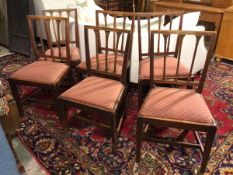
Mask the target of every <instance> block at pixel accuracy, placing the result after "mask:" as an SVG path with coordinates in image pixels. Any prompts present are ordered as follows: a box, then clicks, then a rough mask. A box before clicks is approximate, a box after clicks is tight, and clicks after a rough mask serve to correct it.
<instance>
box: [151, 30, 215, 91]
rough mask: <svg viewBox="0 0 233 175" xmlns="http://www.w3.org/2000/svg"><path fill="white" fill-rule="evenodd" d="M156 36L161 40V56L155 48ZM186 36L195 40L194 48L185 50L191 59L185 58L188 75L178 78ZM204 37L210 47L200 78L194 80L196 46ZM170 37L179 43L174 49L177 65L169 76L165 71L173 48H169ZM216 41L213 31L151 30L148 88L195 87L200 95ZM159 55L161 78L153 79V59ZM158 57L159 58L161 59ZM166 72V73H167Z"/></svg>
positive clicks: (154, 66)
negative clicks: (208, 40)
mask: <svg viewBox="0 0 233 175" xmlns="http://www.w3.org/2000/svg"><path fill="white" fill-rule="evenodd" d="M158 36H161V40H163V41H162V42H160V44H161V43H162V44H163V45H162V46H161V47H163V50H164V52H163V54H161V52H160V50H159V47H155V44H154V43H155V42H157V41H156V40H155V38H158ZM187 36H193V37H195V39H196V43H194V48H193V50H187V52H192V56H191V58H186V59H187V60H189V61H188V62H189V64H188V65H186V68H187V70H188V74H186V75H182V77H181V76H180V71H182V70H181V69H180V58H181V53H182V49H184V46H183V41H184V40H185V38H186V37H187ZM204 36H209V37H210V38H211V39H210V45H209V47H208V49H207V55H206V57H205V58H203V59H205V66H204V69H203V71H202V73H201V77H200V78H198V79H197V78H196V79H195V80H194V76H193V66H194V64H195V61H196V60H197V59H196V57H197V55H198V54H197V52H198V46H199V42H200V39H201V37H204ZM171 37H175V38H176V39H177V40H179V43H178V45H177V47H176V50H177V63H176V65H175V66H174V70H173V71H174V73H173V75H172V76H171V75H170V73H169V71H168V70H167V67H168V66H169V65H167V64H168V63H167V62H168V60H169V56H170V55H171V54H172V53H173V50H172V49H174V48H170V47H169V41H170V38H171ZM215 41H216V32H214V31H178V30H176V31H172V30H171V31H165V30H164V31H160V30H153V31H151V43H150V87H151V88H153V87H154V84H155V83H157V84H170V85H179V86H187V87H188V86H192V87H196V91H197V92H199V93H201V92H202V89H203V86H204V81H205V78H206V73H207V69H208V65H209V62H210V59H211V58H212V57H213V51H214V44H215ZM158 55H161V56H162V58H163V66H162V70H163V72H162V77H155V76H154V75H155V74H156V71H157V70H156V65H155V64H156V63H155V62H154V59H155V58H156V56H158ZM161 56H160V57H161ZM167 71H168V72H167Z"/></svg>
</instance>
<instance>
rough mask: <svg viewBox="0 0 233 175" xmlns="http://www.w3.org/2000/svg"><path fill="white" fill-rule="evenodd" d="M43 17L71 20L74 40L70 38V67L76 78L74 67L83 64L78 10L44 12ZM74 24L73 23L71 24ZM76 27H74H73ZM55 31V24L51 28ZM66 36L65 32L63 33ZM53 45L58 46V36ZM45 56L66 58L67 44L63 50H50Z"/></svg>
mask: <svg viewBox="0 0 233 175" xmlns="http://www.w3.org/2000/svg"><path fill="white" fill-rule="evenodd" d="M42 13H43V15H45V16H59V17H67V18H68V19H69V24H70V30H71V31H70V32H74V40H72V39H71V37H70V40H69V41H70V42H69V46H70V66H71V69H72V70H71V71H72V78H73V79H74V78H75V75H74V69H73V68H74V67H75V66H77V65H78V64H79V63H80V62H81V58H80V40H79V29H78V14H77V9H49V10H42ZM71 22H72V23H71ZM71 25H74V26H71ZM50 27H51V28H52V29H53V30H54V23H53V24H51V26H50ZM54 32H56V31H54ZM61 32H62V33H63V35H64V31H61ZM53 41H54V42H53V44H54V45H55V44H57V38H56V35H55V36H54V37H53ZM45 54H46V55H47V56H51V57H53V56H56V57H58V56H59V54H61V56H66V54H67V53H66V47H65V43H64V42H63V43H62V47H61V50H60V51H59V48H58V47H52V48H49V49H48V50H47V51H46V52H45Z"/></svg>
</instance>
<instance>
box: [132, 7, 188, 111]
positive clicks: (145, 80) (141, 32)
mask: <svg viewBox="0 0 233 175" xmlns="http://www.w3.org/2000/svg"><path fill="white" fill-rule="evenodd" d="M165 17H166V19H168V21H169V29H168V30H171V29H173V30H174V27H175V26H174V27H173V23H172V19H173V18H174V17H180V18H179V25H178V26H176V27H177V28H176V29H175V30H181V29H182V23H183V12H182V11H180V12H179V11H177V12H152V13H151V12H150V13H148V12H144V13H136V20H137V31H138V54H139V75H138V89H139V94H138V107H139V108H140V107H141V105H142V102H143V99H144V97H145V93H144V88H145V87H146V86H149V81H150V71H149V69H150V66H149V64H150V59H149V53H150V48H149V43H150V40H151V38H150V33H151V30H162V25H163V24H164V23H165ZM160 42H161V37H160V35H158V36H157V42H156V43H155V44H156V47H157V48H158V53H157V55H162V54H163V48H161V44H160ZM177 43H178V41H177ZM168 47H170V38H169V40H168ZM169 54H170V55H171V57H170V58H169V59H167V62H168V63H167V73H168V74H169V75H170V76H175V69H176V67H175V65H176V64H177V58H176V57H177V49H175V50H174V51H173V52H171V53H169ZM154 61H155V66H156V68H157V71H156V72H155V75H154V76H155V77H162V72H163V71H162V67H163V66H162V64H163V62H164V61H163V58H162V57H160V58H159V57H158V59H155V60H154ZM158 69H159V71H158ZM183 75H188V70H187V69H185V67H184V66H183V65H182V64H181V65H180V72H179V76H180V78H181V77H183Z"/></svg>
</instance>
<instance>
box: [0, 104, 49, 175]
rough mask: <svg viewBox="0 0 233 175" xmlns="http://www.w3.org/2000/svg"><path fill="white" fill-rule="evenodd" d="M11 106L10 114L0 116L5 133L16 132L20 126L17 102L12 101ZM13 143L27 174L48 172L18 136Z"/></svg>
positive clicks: (38, 174)
mask: <svg viewBox="0 0 233 175" xmlns="http://www.w3.org/2000/svg"><path fill="white" fill-rule="evenodd" d="M9 106H10V109H11V110H10V113H9V115H8V116H7V117H5V118H0V119H1V120H0V121H1V125H2V127H3V129H4V131H5V133H10V134H14V132H15V130H16V128H18V124H19V122H20V117H19V115H18V111H17V108H16V104H15V102H11V103H10V104H9ZM12 145H13V148H14V151H15V153H16V155H17V157H18V159H19V161H20V162H21V164H22V165H23V167H24V169H25V171H26V173H25V175H45V174H46V173H45V171H44V170H43V169H42V168H41V167H40V165H39V164H38V163H37V162H36V160H35V159H34V158H33V157H32V156H31V154H30V152H29V151H28V150H27V149H26V148H25V146H24V145H23V144H22V143H21V141H20V140H19V138H18V137H15V138H14V139H13V140H12Z"/></svg>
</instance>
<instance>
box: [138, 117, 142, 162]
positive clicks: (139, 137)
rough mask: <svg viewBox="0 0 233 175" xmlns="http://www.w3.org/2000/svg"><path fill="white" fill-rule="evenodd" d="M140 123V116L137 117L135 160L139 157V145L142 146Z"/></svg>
mask: <svg viewBox="0 0 233 175" xmlns="http://www.w3.org/2000/svg"><path fill="white" fill-rule="evenodd" d="M142 125H143V122H142V120H141V118H140V117H138V118H137V134H136V139H137V141H136V142H137V145H136V146H137V147H136V161H137V162H140V157H141V146H142Z"/></svg>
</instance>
